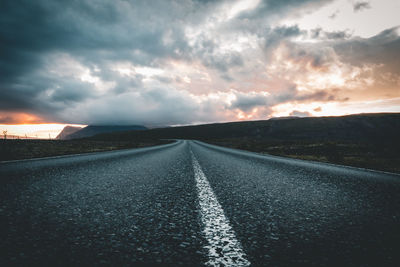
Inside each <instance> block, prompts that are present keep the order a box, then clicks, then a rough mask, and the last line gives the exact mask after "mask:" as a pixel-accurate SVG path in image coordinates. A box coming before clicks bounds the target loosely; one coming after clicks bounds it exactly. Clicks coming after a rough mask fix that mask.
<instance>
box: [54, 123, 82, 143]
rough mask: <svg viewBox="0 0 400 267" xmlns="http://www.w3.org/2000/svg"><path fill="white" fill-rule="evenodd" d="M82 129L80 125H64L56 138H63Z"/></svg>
mask: <svg viewBox="0 0 400 267" xmlns="http://www.w3.org/2000/svg"><path fill="white" fill-rule="evenodd" d="M79 130H82V127H74V126H65V127H64V129H63V130H62V131H61V132H60V133H59V134H58V135H57V137H56V139H57V140H65V139H67V136H69V135H71V134H73V133H75V132H77V131H79Z"/></svg>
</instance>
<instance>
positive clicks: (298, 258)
mask: <svg viewBox="0 0 400 267" xmlns="http://www.w3.org/2000/svg"><path fill="white" fill-rule="evenodd" d="M0 253H1V257H0V266H9V265H25V266H28V265H29V266H32V265H53V266H54V265H68V266H71V265H81V266H82V265H117V266H118V265H135V266H137V265H150V264H151V265H160V266H165V265H173V266H175V265H185V266H188V265H193V266H201V265H214V266H218V265H232V266H249V265H251V266H400V176H399V175H395V174H388V173H382V172H374V171H368V170H361V169H355V168H349V167H341V166H335V165H329V164H323V163H315V162H308V161H301V160H293V159H287V158H281V157H274V156H261V155H258V154H255V153H250V152H245V151H239V150H232V149H227V148H221V147H217V146H212V145H208V144H204V143H201V142H197V141H178V142H176V143H173V144H168V145H162V146H157V147H151V148H140V149H131V150H122V151H112V152H102V153H96V154H88V155H77V156H68V157H60V158H49V159H40V160H28V161H19V162H11V163H0Z"/></svg>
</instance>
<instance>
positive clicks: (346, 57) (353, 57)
mask: <svg viewBox="0 0 400 267" xmlns="http://www.w3.org/2000/svg"><path fill="white" fill-rule="evenodd" d="M398 31H399V27H394V28H390V29H387V30H384V31H382V32H381V33H379V34H377V35H375V36H373V37H370V38H352V39H350V40H347V41H343V42H338V43H335V44H333V47H334V49H335V51H336V53H337V54H338V55H339V56H340V57H341V59H342V60H343V61H344V62H349V63H351V64H352V65H355V66H363V65H365V64H382V65H383V68H384V69H385V70H386V71H388V72H394V73H398V74H400V53H399V51H400V36H399V34H398Z"/></svg>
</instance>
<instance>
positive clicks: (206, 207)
mask: <svg viewBox="0 0 400 267" xmlns="http://www.w3.org/2000/svg"><path fill="white" fill-rule="evenodd" d="M191 155H192V163H193V169H194V175H195V179H196V185H197V191H198V194H199V205H200V213H201V220H202V222H203V224H204V229H203V233H204V235H205V238H206V239H207V241H208V244H207V245H206V246H205V248H206V249H207V250H208V257H209V260H208V262H206V265H208V266H249V265H250V262H249V261H248V260H247V259H246V254H245V253H244V251H243V249H242V246H241V244H240V242H239V241H238V240H237V238H236V235H235V232H234V231H233V229H232V227H231V226H230V225H229V220H228V219H227V218H226V217H225V214H224V210H223V209H222V207H221V204H219V202H218V200H217V198H216V197H215V195H214V192H213V190H212V188H211V186H210V184H209V182H208V180H207V177H206V176H205V174H204V173H203V171H202V170H201V167H200V164H199V162H198V161H197V159H196V157H195V156H194V154H193V152H192V151H191Z"/></svg>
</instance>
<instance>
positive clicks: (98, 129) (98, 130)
mask: <svg viewBox="0 0 400 267" xmlns="http://www.w3.org/2000/svg"><path fill="white" fill-rule="evenodd" d="M138 130H147V128H146V127H144V126H141V125H130V126H109V125H101V126H96V125H89V126H86V127H85V128H82V129H80V130H79V131H76V132H74V133H72V134H69V135H67V136H65V137H64V139H78V138H86V137H92V136H95V135H98V134H106V133H115V132H126V131H138Z"/></svg>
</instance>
